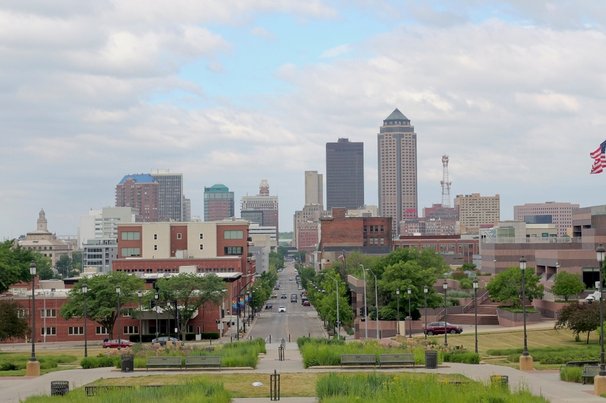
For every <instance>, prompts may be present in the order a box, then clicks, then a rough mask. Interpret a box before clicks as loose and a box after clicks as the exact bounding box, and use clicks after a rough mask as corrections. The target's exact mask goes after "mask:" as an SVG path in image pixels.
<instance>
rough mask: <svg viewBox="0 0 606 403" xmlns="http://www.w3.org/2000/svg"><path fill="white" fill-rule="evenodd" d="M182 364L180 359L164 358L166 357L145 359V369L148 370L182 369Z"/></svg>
mask: <svg viewBox="0 0 606 403" xmlns="http://www.w3.org/2000/svg"><path fill="white" fill-rule="evenodd" d="M182 366H183V362H182V359H181V357H175V356H166V357H149V358H148V359H147V364H146V366H145V367H146V369H147V370H149V369H150V368H182Z"/></svg>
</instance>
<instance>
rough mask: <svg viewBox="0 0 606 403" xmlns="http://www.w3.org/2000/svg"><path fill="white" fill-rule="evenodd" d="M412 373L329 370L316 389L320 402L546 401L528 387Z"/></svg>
mask: <svg viewBox="0 0 606 403" xmlns="http://www.w3.org/2000/svg"><path fill="white" fill-rule="evenodd" d="M412 375H413V376H411V375H388V374H378V373H372V374H363V375H359V374H357V375H347V374H339V375H338V374H335V373H331V374H328V375H326V376H324V377H322V378H320V379H319V380H318V382H317V384H316V392H317V395H318V397H319V398H320V401H321V402H322V403H341V402H343V403H350V402H368V401H372V402H373V403H392V402H399V403H400V402H402V403H406V402H411V403H412V402H415V403H416V402H449V403H459V402H461V403H463V402H465V403H467V402H495V403H496V402H499V403H501V402H502V403H518V402H528V403H534V402H537V403H538V402H547V400H545V399H544V398H542V397H538V396H533V395H531V394H530V393H529V392H528V391H520V392H516V393H511V392H510V391H509V390H508V389H505V388H502V387H499V386H492V385H484V384H482V383H479V382H472V381H465V382H464V383H461V382H457V383H448V382H444V381H443V380H442V379H440V377H438V376H436V375H424V376H414V375H415V374H412Z"/></svg>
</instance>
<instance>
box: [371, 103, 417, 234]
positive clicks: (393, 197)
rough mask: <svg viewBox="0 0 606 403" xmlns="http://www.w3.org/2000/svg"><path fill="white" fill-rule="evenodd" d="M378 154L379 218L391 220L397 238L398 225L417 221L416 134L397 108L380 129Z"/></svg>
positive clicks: (393, 232)
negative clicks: (389, 218) (408, 221)
mask: <svg viewBox="0 0 606 403" xmlns="http://www.w3.org/2000/svg"><path fill="white" fill-rule="evenodd" d="M378 151H379V161H378V162H379V215H380V216H382V217H391V218H392V220H391V225H392V234H393V235H394V237H395V238H397V237H398V235H399V230H398V227H399V224H400V222H401V221H402V220H404V219H411V218H417V217H418V206H417V203H418V202H417V134H416V133H415V129H414V127H413V126H411V125H410V120H409V119H408V118H407V117H406V116H404V114H403V113H402V112H400V111H399V110H398V109H397V108H396V109H395V110H394V111H393V112H392V113H391V115H389V116H388V117H387V118H386V119H385V120H384V121H383V126H381V127H380V129H379V134H378Z"/></svg>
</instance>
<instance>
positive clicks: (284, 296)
mask: <svg viewBox="0 0 606 403" xmlns="http://www.w3.org/2000/svg"><path fill="white" fill-rule="evenodd" d="M286 298H288V296H287V295H286V294H282V295H280V299H286Z"/></svg>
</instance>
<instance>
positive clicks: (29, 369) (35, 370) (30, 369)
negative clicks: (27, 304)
mask: <svg viewBox="0 0 606 403" xmlns="http://www.w3.org/2000/svg"><path fill="white" fill-rule="evenodd" d="M29 274H30V276H31V278H32V312H31V316H32V356H31V357H30V358H29V361H28V362H27V366H26V370H25V374H26V375H28V376H39V375H40V362H39V361H38V360H37V359H36V282H35V280H36V262H32V263H31V264H30V266H29ZM44 315H46V312H44ZM44 331H46V329H45V330H44Z"/></svg>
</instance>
